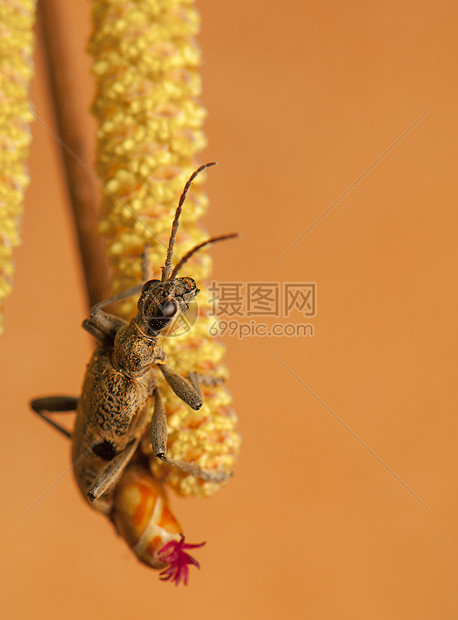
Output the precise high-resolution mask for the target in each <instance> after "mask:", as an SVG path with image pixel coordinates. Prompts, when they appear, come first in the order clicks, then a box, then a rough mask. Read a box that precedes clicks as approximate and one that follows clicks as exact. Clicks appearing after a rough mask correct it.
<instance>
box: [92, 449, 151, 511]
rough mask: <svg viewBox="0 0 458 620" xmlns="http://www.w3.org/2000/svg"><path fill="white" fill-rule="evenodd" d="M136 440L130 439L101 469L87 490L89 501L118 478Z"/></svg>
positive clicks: (94, 499) (104, 490)
mask: <svg viewBox="0 0 458 620" xmlns="http://www.w3.org/2000/svg"><path fill="white" fill-rule="evenodd" d="M138 442H139V440H138V439H134V440H132V441H131V442H130V443H129V444H127V446H126V448H125V449H124V450H123V451H122V452H120V453H119V454H117V455H116V456H115V457H114V458H113V459H111V461H110V462H109V463H108V465H107V466H106V467H104V468H103V469H102V471H101V473H100V474H99V475H98V476H97V478H96V480H95V482H93V484H92V485H91V486H90V487H89V489H88V491H87V497H88V499H89V501H90V502H94V501H96V500H97V499H99V498H100V497H101V496H102V495H103V494H104V493H105V492H106V491H107V490H108V489H109V488H110V487H111V486H113V485H114V484H115V483H116V482H117V481H118V480H119V478H120V477H121V474H122V472H123V471H124V469H125V467H126V465H128V463H129V461H130V459H131V458H132V456H133V455H134V452H135V450H136V449H137V446H138Z"/></svg>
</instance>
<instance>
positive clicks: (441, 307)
mask: <svg viewBox="0 0 458 620" xmlns="http://www.w3.org/2000/svg"><path fill="white" fill-rule="evenodd" d="M197 6H198V8H199V10H200V13H201V16H202V19H203V29H202V34H201V36H200V38H199V42H200V45H201V47H202V48H203V52H204V67H203V78H204V97H203V101H204V104H205V105H206V107H207V109H208V110H209V118H208V121H207V123H206V132H207V135H208V137H209V140H210V146H209V148H208V150H207V152H206V153H205V154H203V155H202V157H201V161H206V160H207V159H211V158H215V159H217V160H218V161H219V162H220V163H221V165H220V166H219V167H218V168H217V169H216V170H214V171H212V172H211V173H209V175H208V181H207V191H208V193H209V195H210V199H211V209H210V212H209V214H208V216H207V217H206V225H207V227H208V229H209V230H210V231H211V232H212V233H213V234H217V233H222V232H226V231H232V230H240V231H241V232H242V233H243V237H242V239H241V240H239V241H236V242H231V243H230V244H229V243H228V244H227V245H224V247H223V246H221V247H219V248H215V250H214V253H213V254H214V257H215V271H214V275H215V278H216V279H217V280H221V281H235V282H236V281H243V282H246V281H276V282H283V281H291V282H303V281H305V282H316V283H317V289H318V306H317V316H316V317H315V318H314V319H312V320H310V322H312V323H313V325H314V328H315V335H314V337H313V338H247V339H244V340H238V339H237V338H225V341H226V344H227V349H228V352H227V362H228V366H229V368H230V370H231V374H232V376H231V380H230V384H229V385H230V389H231V391H232V393H233V396H234V401H235V405H236V408H237V411H238V413H239V416H240V429H241V432H242V434H243V438H244V446H243V451H242V455H241V458H240V461H239V464H238V467H237V470H236V476H235V477H234V479H233V480H232V481H231V482H230V484H229V485H228V486H227V487H226V488H225V489H224V490H223V491H222V492H220V493H219V494H218V495H217V496H214V497H213V498H211V499H208V500H204V501H197V500H182V499H179V498H176V497H172V505H173V508H174V510H175V511H176V513H177V514H178V516H179V519H180V521H181V522H182V524H183V526H184V528H185V531H186V534H187V536H188V538H189V540H192V541H200V540H207V541H208V543H207V546H206V547H205V548H203V549H201V550H199V552H198V558H199V560H200V561H201V565H202V569H201V571H200V572H199V573H198V572H197V571H193V574H192V575H191V583H190V586H189V587H188V588H187V589H185V588H174V587H172V586H171V585H170V584H161V583H159V581H158V579H157V575H156V574H155V573H154V572H153V571H150V570H148V569H147V568H145V567H143V566H141V565H140V564H138V563H137V562H136V560H135V559H134V557H133V556H132V555H131V554H130V552H129V550H128V549H127V547H126V546H125V544H124V543H123V542H122V541H121V540H119V539H117V538H116V536H115V534H114V532H113V530H112V528H111V527H110V526H109V524H108V523H107V522H106V521H105V520H104V519H103V518H102V517H100V516H98V515H97V514H95V513H93V512H91V510H90V509H89V508H88V507H87V506H86V505H85V504H84V503H83V501H82V499H81V498H80V496H79V495H78V493H77V491H76V487H75V484H74V482H73V480H72V477H71V475H69V474H67V475H65V476H64V477H63V478H62V479H61V480H60V482H59V483H58V484H56V485H55V486H54V487H53V488H52V490H51V491H50V492H49V493H48V494H47V495H46V496H45V497H44V498H43V499H42V500H41V501H40V502H39V503H38V504H37V505H35V506H34V507H33V509H32V510H30V511H29V512H28V513H27V514H26V515H25V516H22V515H23V513H24V512H25V511H26V510H27V509H28V508H29V507H30V506H31V505H32V504H33V502H34V501H35V500H36V499H37V498H39V497H40V495H41V494H42V493H43V492H44V491H45V490H46V489H47V488H49V487H50V486H51V485H52V484H53V483H54V482H55V481H56V480H57V479H58V478H59V477H60V476H61V475H62V474H63V473H64V472H65V471H66V470H67V468H68V466H69V448H68V446H67V445H66V443H65V441H63V440H62V439H61V438H60V437H59V436H58V434H57V433H54V432H53V431H52V430H51V429H49V428H48V427H47V426H46V425H45V424H44V423H43V422H41V421H40V420H38V419H37V418H36V417H34V416H33V415H32V414H31V413H30V411H29V407H28V401H29V399H30V398H31V397H33V396H38V395H45V394H54V393H55V394H59V393H69V394H78V391H79V388H80V384H81V380H82V376H83V373H84V368H85V363H86V361H87V359H88V356H89V355H90V348H91V342H90V339H89V338H88V336H87V335H86V334H85V333H84V332H83V330H82V329H81V328H80V323H81V321H82V319H83V318H84V316H85V312H86V308H85V300H84V293H83V288H82V281H81V274H80V270H79V264H78V257H77V255H76V249H75V241H74V237H73V232H72V226H71V222H70V217H69V210H68V207H67V205H66V194H65V186H64V184H63V180H62V174H61V166H60V160H59V152H58V147H57V145H56V143H55V141H54V140H53V139H52V138H51V137H50V136H49V134H47V133H46V132H45V131H44V130H43V128H42V127H40V126H39V125H38V123H35V124H34V126H33V134H34V141H33V144H32V154H31V160H30V169H31V175H32V184H31V186H30V188H29V190H28V192H27V200H26V203H27V204H26V207H27V209H26V216H25V220H24V230H23V245H22V247H21V248H19V249H18V250H17V251H16V254H15V256H16V276H15V286H14V293H13V296H12V297H11V298H10V299H9V301H8V302H7V305H6V320H7V325H6V327H7V332H6V335H5V337H4V338H3V341H2V342H1V345H0V346H1V351H2V355H1V361H0V366H1V367H0V376H1V378H2V403H3V406H2V410H3V415H2V437H3V440H2V443H3V446H2V450H1V457H0V458H1V469H0V471H1V475H2V486H1V489H2V497H3V501H2V505H3V509H2V513H1V523H0V527H1V532H2V538H3V541H2V549H1V557H2V566H3V570H4V574H3V576H2V578H1V582H2V586H3V588H4V589H5V590H6V603H4V604H3V605H2V608H3V609H5V604H6V609H7V613H6V616H7V617H8V618H32V617H33V618H35V619H38V618H40V619H41V618H46V619H48V620H49V619H54V618H61V617H64V616H65V617H67V618H82V617H86V618H106V617H113V618H121V617H135V618H153V617H161V618H186V619H187V620H191V619H207V618H209V619H210V618H218V620H226V619H229V618H231V619H232V618H239V619H242V618H263V619H264V618H265V619H278V618H279V617H288V618H303V617H307V618H313V619H328V618H332V619H341V618H351V619H359V618H361V619H367V618H371V619H379V618H380V619H386V618H391V619H396V620H397V619H402V620H405V619H410V618H412V619H415V620H421V619H430V618H439V619H447V620H448V619H454V618H457V617H458V592H457V588H456V567H457V563H458V557H457V556H458V548H457V542H458V541H457V528H456V523H457V517H458V498H457V492H456V480H457V477H458V450H457V431H458V422H457V416H456V402H457V398H456V397H457V382H456V343H457V327H456V326H457V320H456V306H457V302H458V294H457V286H456V264H457V261H456V258H457V257H456V240H457V232H456V231H457V225H458V215H457V200H458V198H457V197H458V182H457V178H458V175H457V168H456V166H457V156H458V122H457V109H458V106H457V103H458V102H457V98H458V79H457V67H458V46H457V44H456V33H457V19H458V9H457V6H456V3H455V2H452V1H438V2H435V3H431V2H424V1H418V0H417V1H415V2H413V1H412V0H407V1H405V2H402V3H398V2H380V1H375V2H370V3H367V2H362V1H359V2H345V3H341V2H336V1H335V0H334V1H332V0H331V1H327V2H321V3H316V2H313V3H312V2H302V1H298V0H285V1H283V2H281V3H273V2H265V1H261V0H252V1H251V2H246V1H242V0H233V1H232V2H230V3H222V2H214V1H212V0H199V2H198V3H197ZM64 14H65V20H64V27H65V28H66V31H67V34H68V43H69V45H70V46H71V48H72V59H73V66H72V67H69V71H72V72H73V76H74V80H75V85H76V86H75V87H76V89H77V92H78V93H79V94H78V97H79V98H80V102H81V109H84V110H85V109H87V108H88V106H89V103H90V101H91V99H92V96H93V91H92V88H93V87H92V80H91V78H90V76H89V59H88V58H87V57H86V55H85V53H84V45H85V41H86V39H87V36H88V34H89V31H90V25H89V7H88V3H81V2H75V1H74V2H69V1H67V2H66V3H65V4H64ZM32 97H33V101H34V104H35V109H36V112H37V114H38V115H39V116H40V118H41V119H43V121H44V122H46V123H47V124H48V125H53V121H52V116H51V113H50V102H49V97H48V95H47V92H46V87H45V80H44V73H43V62H42V55H41V53H40V49H38V55H37V75H36V78H35V80H34V82H33V87H32ZM431 105H433V106H434V107H433V108H432V109H431V111H430V112H429V113H428V114H427V115H426V116H425V117H424V118H423V119H422V120H421V121H420V122H419V123H418V124H417V125H416V126H415V127H414V128H413V129H412V130H411V131H410V132H408V134H407V135H405V136H404V138H402V139H401V140H400V141H399V142H398V143H397V144H396V145H395V146H394V147H393V148H392V150H391V151H390V152H389V153H388V154H387V155H386V156H385V157H384V158H383V159H382V160H381V161H379V163H377V165H376V166H375V167H373V168H372V169H371V170H370V171H369V172H368V173H367V175H366V176H364V178H362V179H361V180H360V182H359V183H358V184H357V185H356V186H354V187H353V188H352V189H351V191H349V192H348V193H347V194H346V195H345V196H344V197H343V198H342V200H340V202H339V203H338V204H337V205H336V206H335V207H334V209H333V210H332V211H331V212H329V213H328V215H327V216H326V217H324V218H323V219H322V220H321V221H320V222H319V223H318V224H317V225H316V226H315V227H314V228H313V229H312V230H311V231H310V232H309V233H308V234H307V235H306V236H305V237H304V238H303V239H302V241H301V242H300V243H299V244H297V245H296V247H295V248H294V249H293V250H291V251H290V252H289V253H288V254H287V256H285V257H284V259H283V260H282V261H281V262H279V263H278V264H277V265H276V267H274V268H273V269H271V270H269V266H270V265H271V264H272V263H273V262H274V261H275V260H276V259H277V258H278V257H279V256H280V255H281V254H282V253H283V252H284V251H285V250H286V249H287V248H288V247H289V246H290V245H291V244H292V243H293V242H294V241H295V240H296V239H297V238H298V237H299V235H300V234H302V233H303V232H304V231H305V230H307V229H308V228H309V227H310V226H311V225H312V224H314V222H315V221H316V220H317V219H318V218H319V217H320V216H321V214H322V213H323V212H325V211H326V210H327V209H328V208H329V207H330V206H331V205H332V204H333V203H334V202H335V201H336V200H337V199H338V198H339V197H340V196H341V195H342V194H343V193H344V192H345V191H346V190H347V189H348V188H349V187H350V186H351V185H352V184H354V183H355V181H357V180H358V179H359V178H360V177H361V175H363V173H364V172H365V171H367V170H368V169H369V168H370V167H371V166H372V165H373V164H374V162H376V161H377V159H378V158H379V157H380V156H381V155H382V154H383V153H384V152H385V151H386V150H387V149H389V148H390V147H391V146H392V145H393V144H394V143H395V142H396V141H397V140H398V138H399V137H400V136H401V135H402V134H404V132H406V130H408V129H409V127H411V125H412V124H414V123H415V122H416V121H417V120H418V119H419V118H420V117H421V115H422V114H423V113H424V112H425V111H426V110H427V109H428V108H429V107H430V106H431ZM93 126H94V125H93V121H92V119H90V117H89V114H88V116H87V127H88V131H93ZM89 163H90V164H91V165H92V162H89ZM295 320H299V318H298V317H297V316H296V318H295ZM269 350H270V351H272V352H273V353H274V354H275V355H276V356H278V358H280V360H281V361H282V362H283V363H284V364H285V365H286V366H287V367H288V368H289V369H290V370H291V372H292V373H294V374H295V375H296V376H297V378H298V379H299V380H300V381H302V382H303V384H305V385H302V384H301V383H300V381H299V380H298V379H296V378H295V377H294V376H293V375H292V374H291V373H290V372H288V370H287V369H285V367H284V366H282V365H281V364H280V363H279V362H278V361H277V360H276V359H275V358H274V357H273V356H272V355H271V354H270V353H269ZM309 390H310V391H309ZM311 392H313V393H314V394H315V395H316V398H315V397H314V396H313V395H312V393H311ZM318 399H319V400H318ZM319 401H322V402H319ZM331 412H332V413H331ZM333 414H334V416H335V417H334V416H333ZM337 418H338V419H339V420H340V421H341V422H340V423H339V421H338V420H337ZM343 424H344V425H346V427H347V428H345V427H344V426H343ZM353 433H354V435H356V436H357V438H358V439H356V438H355V436H354V435H353ZM361 442H362V443H361ZM363 444H365V446H366V447H364V446H363ZM374 455H376V456H374ZM376 457H378V459H380V461H382V463H383V464H381V462H380V461H379V460H377V458H376ZM389 470H391V472H392V473H390V471H389ZM395 476H397V477H398V478H399V480H398V479H396V477H395ZM406 487H408V488H406ZM413 494H415V496H417V498H418V499H416V497H415V496H414V495H413ZM420 500H421V502H423V503H424V504H425V505H426V506H427V508H426V507H425V506H424V505H422V503H421V502H420ZM428 509H429V510H428ZM196 556H197V553H196Z"/></svg>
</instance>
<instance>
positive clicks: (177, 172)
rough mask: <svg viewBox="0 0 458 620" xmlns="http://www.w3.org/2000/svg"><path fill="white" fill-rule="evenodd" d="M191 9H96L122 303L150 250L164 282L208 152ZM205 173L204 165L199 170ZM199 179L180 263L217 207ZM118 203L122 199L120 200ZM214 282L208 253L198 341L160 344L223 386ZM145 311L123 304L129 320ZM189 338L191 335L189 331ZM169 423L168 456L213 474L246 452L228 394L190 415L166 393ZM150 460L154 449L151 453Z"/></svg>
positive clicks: (112, 234)
mask: <svg viewBox="0 0 458 620" xmlns="http://www.w3.org/2000/svg"><path fill="white" fill-rule="evenodd" d="M193 4H194V1H193V0H136V1H125V0H123V1H121V0H104V1H101V0H93V1H92V19H93V25H94V31H93V34H92V37H91V40H90V44H89V51H90V53H91V55H92V56H93V72H94V74H95V77H96V84H97V92H96V98H95V101H94V105H93V112H94V114H95V116H96V118H97V121H98V131H97V174H98V175H99V176H100V177H101V179H102V181H103V182H104V183H105V185H106V186H107V188H108V190H109V191H106V190H104V191H103V203H102V221H101V226H100V230H101V234H102V235H103V236H104V237H105V239H106V240H107V253H108V256H109V259H110V262H111V265H112V268H113V276H114V277H113V281H114V285H113V286H114V292H119V291H122V290H125V289H127V288H129V287H131V286H132V285H133V284H136V283H137V282H138V281H139V280H140V279H141V262H142V259H141V255H142V253H143V251H144V248H145V246H146V245H148V246H149V254H150V258H151V277H160V268H161V266H162V265H163V264H164V259H165V253H166V249H165V248H166V246H167V242H168V237H169V234H170V226H171V222H172V219H173V215H174V211H175V208H176V205H177V201H178V197H179V195H180V193H181V191H182V189H183V186H184V184H185V182H186V180H187V179H188V177H189V176H190V174H191V173H192V172H193V171H194V169H195V168H196V161H197V160H196V156H197V155H198V154H199V153H200V152H201V151H202V150H203V148H204V147H205V145H206V139H205V136H204V134H203V131H202V124H203V121H204V119H205V116H206V113H205V110H204V108H203V107H202V106H201V105H200V104H199V101H198V98H199V96H200V94H201V79H200V74H199V66H200V51H199V48H198V47H197V45H196V42H195V39H194V37H195V35H196V34H197V32H198V30H199V16H198V14H197V12H196V11H195V9H194V8H193V6H192V5H193ZM199 163H201V162H199ZM203 177H204V175H200V176H199V177H198V178H197V179H196V181H195V182H194V184H193V186H192V188H191V190H190V191H189V193H188V198H187V201H186V204H185V206H184V209H183V214H182V217H181V220H180V228H179V232H178V237H177V244H176V247H175V251H174V255H175V256H178V257H180V256H182V255H183V254H184V253H185V252H186V251H187V250H189V249H190V248H191V247H192V246H193V245H195V244H196V243H198V242H199V241H202V240H203V239H205V238H207V237H208V234H207V233H206V232H204V231H203V230H202V228H201V227H200V226H199V225H198V220H199V219H200V218H201V216H202V214H203V213H204V212H205V210H206V208H207V206H208V200H207V197H206V196H205V194H204V193H203V191H202V188H201V185H202V181H203ZM111 192H112V193H113V194H116V196H117V198H119V200H117V199H116V198H114V197H113V194H112V193H111ZM210 271H211V259H210V256H209V255H208V253H207V252H206V251H202V252H201V253H198V254H197V255H196V256H195V257H193V258H192V259H191V260H190V261H189V264H188V265H186V271H185V273H184V272H183V275H189V276H191V277H193V278H194V279H195V280H196V282H197V283H198V286H199V288H200V289H201V293H200V294H199V296H198V298H197V300H198V304H199V319H198V321H197V322H196V323H195V324H194V326H193V327H192V329H190V330H189V331H187V332H185V333H182V334H181V335H178V336H175V337H168V338H164V339H163V346H164V349H165V350H166V353H167V356H168V360H169V363H173V364H175V363H176V365H174V366H173V368H174V370H175V371H176V372H179V373H180V374H182V375H185V376H186V375H187V374H188V372H190V371H191V370H193V371H195V372H198V373H202V374H208V373H210V374H213V375H215V376H218V377H226V376H227V370H226V368H225V367H224V365H223V363H222V358H223V355H224V348H223V347H222V345H221V344H219V343H217V342H216V341H215V340H214V339H213V338H212V337H211V336H210V335H209V328H210V326H211V325H212V324H213V323H214V317H211V316H209V307H210V306H209V293H208V290H207V287H206V286H205V280H206V279H208V277H209V275H210ZM135 303H136V300H131V301H128V302H126V303H123V304H121V306H120V309H121V312H122V313H123V315H124V316H126V317H127V316H131V315H132V313H133V312H134V310H135ZM183 331H184V330H183ZM161 392H162V394H163V397H164V400H165V406H166V412H167V416H168V429H169V435H168V453H169V455H170V456H171V457H172V458H174V459H179V460H184V461H190V462H194V463H197V464H198V465H200V466H202V467H204V468H206V469H216V470H227V469H229V470H231V469H232V468H233V466H234V462H235V459H236V457H237V454H238V452H239V448H240V437H239V435H238V434H237V432H236V430H235V427H236V423H237V418H236V415H235V412H234V411H233V409H232V408H231V399H230V396H229V393H228V392H227V390H226V389H225V387H224V386H223V385H217V386H216V387H204V388H203V397H204V403H205V404H204V405H203V407H202V409H201V410H200V411H198V412H194V411H192V410H191V409H190V408H189V407H188V406H187V405H185V404H184V403H183V402H182V401H180V400H179V399H178V398H177V397H176V396H175V395H174V394H173V392H172V391H171V389H170V388H169V387H168V386H167V385H165V382H164V381H163V382H162V383H161ZM144 450H145V453H147V454H148V453H149V447H148V442H147V441H145V442H144ZM151 468H152V471H153V474H154V475H155V476H156V477H157V478H160V479H162V480H164V481H165V482H167V483H168V484H170V485H171V486H172V487H173V488H174V489H175V490H176V491H177V492H178V493H180V494H181V495H192V496H204V495H210V494H212V493H214V492H215V491H217V490H218V488H220V486H221V484H220V483H210V482H204V481H203V480H201V479H196V478H194V477H193V476H190V475H187V474H184V473H182V472H180V471H178V470H176V469H173V468H169V467H168V466H166V465H163V464H160V463H158V462H157V460H156V459H155V458H154V457H151Z"/></svg>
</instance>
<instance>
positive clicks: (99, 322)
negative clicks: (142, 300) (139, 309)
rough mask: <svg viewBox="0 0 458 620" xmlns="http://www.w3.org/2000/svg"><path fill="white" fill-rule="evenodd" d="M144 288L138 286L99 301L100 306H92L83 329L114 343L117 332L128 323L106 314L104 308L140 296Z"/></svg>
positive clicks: (100, 338) (140, 285)
mask: <svg viewBox="0 0 458 620" xmlns="http://www.w3.org/2000/svg"><path fill="white" fill-rule="evenodd" d="M142 288H143V284H136V285H135V286H132V287H131V288H129V289H127V290H126V291H123V292H122V293H118V294H117V295H113V296H112V297H109V298H108V299H104V300H102V301H99V303H98V304H95V306H92V308H91V312H90V314H89V317H88V318H87V319H85V320H84V321H83V328H84V329H85V330H86V331H88V332H89V333H90V334H91V335H92V336H94V337H95V338H97V339H98V340H101V341H102V342H103V341H104V340H109V341H113V340H114V337H115V336H116V332H117V331H118V329H119V328H120V327H123V326H124V325H126V321H124V320H123V319H121V318H119V317H118V316H114V315H113V314H108V312H104V311H103V310H102V308H104V307H105V306H108V305H110V304H114V303H116V302H117V301H122V300H123V299H127V298H128V297H132V296H134V295H139V294H140V293H141V292H142Z"/></svg>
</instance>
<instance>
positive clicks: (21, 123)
mask: <svg viewBox="0 0 458 620" xmlns="http://www.w3.org/2000/svg"><path fill="white" fill-rule="evenodd" d="M34 21H35V0H0V334H2V333H3V329H4V328H3V301H4V299H5V298H6V297H7V296H8V295H9V294H10V293H11V284H12V275H13V248H14V247H15V246H17V245H19V243H20V225H21V220H22V213H23V208H24V192H25V189H26V187H27V185H28V184H29V175H28V173H27V169H26V165H25V162H26V159H27V157H28V153H29V143H30V140H31V133H30V127H29V125H30V122H31V120H32V118H33V117H32V114H31V113H30V112H29V111H28V109H27V106H28V91H29V82H30V79H31V77H32V74H33V61H32V54H33V32H32V28H33V24H34Z"/></svg>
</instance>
